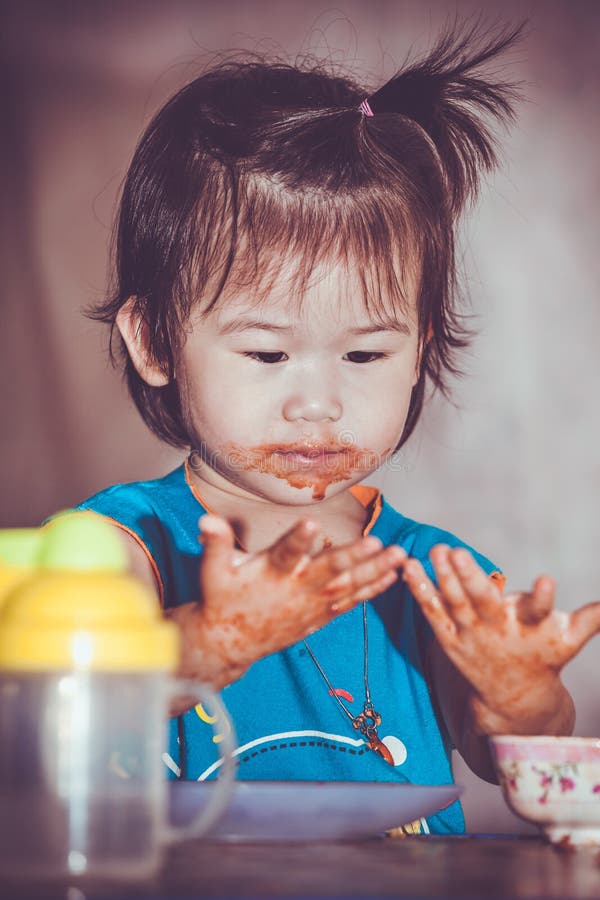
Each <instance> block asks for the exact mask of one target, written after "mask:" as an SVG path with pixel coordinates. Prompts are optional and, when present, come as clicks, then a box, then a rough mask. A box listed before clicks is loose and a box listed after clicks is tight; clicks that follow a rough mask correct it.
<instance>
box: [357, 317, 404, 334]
mask: <svg viewBox="0 0 600 900" xmlns="http://www.w3.org/2000/svg"><path fill="white" fill-rule="evenodd" d="M386 331H399V332H400V333H401V334H410V328H409V325H408V322H400V321H397V320H396V319H394V320H393V321H392V320H390V321H389V322H386V323H385V324H381V325H376V324H373V325H364V326H362V327H360V328H351V329H350V330H349V332H348V334H353V335H361V334H379V333H380V332H386Z"/></svg>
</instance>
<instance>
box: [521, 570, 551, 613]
mask: <svg viewBox="0 0 600 900" xmlns="http://www.w3.org/2000/svg"><path fill="white" fill-rule="evenodd" d="M554 593H555V585H554V582H553V581H552V579H551V578H547V577H546V576H542V577H540V578H537V579H536V581H535V583H534V585H533V590H532V591H531V593H529V594H523V595H522V596H521V597H520V598H519V600H518V602H517V619H518V620H519V622H521V624H522V625H538V624H539V623H540V622H541V621H543V619H545V618H547V616H549V615H550V613H551V612H552V610H553V608H554Z"/></svg>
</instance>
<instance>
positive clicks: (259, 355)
mask: <svg viewBox="0 0 600 900" xmlns="http://www.w3.org/2000/svg"><path fill="white" fill-rule="evenodd" d="M244 356H247V357H248V358H249V359H255V360H256V361H257V362H261V363H278V362H283V361H284V359H287V354H286V353H284V352H283V350H276V351H274V352H272V353H269V352H267V351H266V350H248V351H247V352H246V353H244Z"/></svg>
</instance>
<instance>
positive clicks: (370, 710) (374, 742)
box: [304, 602, 394, 766]
mask: <svg viewBox="0 0 600 900" xmlns="http://www.w3.org/2000/svg"><path fill="white" fill-rule="evenodd" d="M362 610H363V615H362V619H363V641H364V648H365V649H364V680H365V702H364V703H363V708H362V712H359V714H358V715H357V716H353V715H352V713H351V712H350V710H349V709H348V707H347V706H346V704H345V703H343V702H342V699H341V697H339V696H338V695H337V694H336V692H335V689H334V687H333V685H332V683H331V681H330V680H329V678H328V677H327V675H326V674H325V672H324V670H323V667H322V666H321V664H320V662H319V660H318V659H317V657H316V656H315V654H314V653H313V651H312V649H311V648H310V646H309V645H308V642H307V641H306V640H305V641H304V646H305V647H306V649H307V651H308V655H309V656H310V658H311V659H312V661H313V663H314V664H315V666H316V667H317V670H318V671H319V673H320V675H321V678H322V679H323V681H324V682H325V684H326V685H327V687H328V688H329V693H330V694H331V696H332V697H333V699H334V700H335V701H336V703H337V704H338V706H339V708H340V709H341V710H342V712H343V713H344V715H345V716H346V717H347V718H348V719H350V721H351V722H352V727H353V728H355V729H356V730H357V731H360V733H361V734H362V735H363V736H364V737H365V738H366V740H367V744H368V745H369V747H370V749H371V750H374V751H375V753H378V754H379V756H381V757H383V759H385V761H386V762H387V763H390V765H392V766H393V765H394V759H393V757H392V754H391V753H390V751H389V750H388V748H387V747H386V746H385V744H384V743H383V741H382V740H381V738H380V737H379V735H378V734H377V729H378V728H379V726H380V725H381V715H380V714H379V713H378V712H377V710H376V709H375V707H374V705H373V701H372V700H371V691H370V689H369V632H368V628H367V604H366V603H364V602H363V605H362Z"/></svg>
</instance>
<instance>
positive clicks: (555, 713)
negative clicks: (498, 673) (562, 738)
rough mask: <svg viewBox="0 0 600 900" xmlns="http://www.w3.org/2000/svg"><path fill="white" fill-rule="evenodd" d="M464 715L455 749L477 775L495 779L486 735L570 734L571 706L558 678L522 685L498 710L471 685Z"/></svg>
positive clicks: (573, 710) (571, 721)
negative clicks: (527, 686) (540, 683)
mask: <svg viewBox="0 0 600 900" xmlns="http://www.w3.org/2000/svg"><path fill="white" fill-rule="evenodd" d="M464 710H465V714H464V717H463V722H462V729H461V732H462V733H461V735H460V738H459V745H458V750H459V751H460V753H461V756H462V757H463V758H464V760H465V762H466V763H467V765H468V766H469V767H470V768H471V769H472V770H473V771H474V772H475V773H476V774H477V775H479V777H480V778H483V779H484V780H486V781H490V782H496V781H497V777H496V774H495V769H494V764H493V760H492V757H491V751H490V747H489V740H488V738H489V737H490V736H491V735H494V734H547V735H560V734H571V732H572V731H573V726H574V724H575V708H574V705H573V700H572V698H571V695H570V694H569V692H568V691H567V689H566V688H565V687H564V685H563V684H562V682H561V681H560V678H559V677H558V676H556V678H555V679H554V680H553V681H551V682H549V683H548V684H545V685H544V686H543V687H542V686H540V687H539V688H538V689H537V690H536V689H535V688H524V689H523V693H522V696H520V697H518V698H515V699H514V700H513V701H512V702H510V703H507V704H506V705H505V706H504V707H503V709H502V710H501V711H498V710H496V709H492V708H491V707H490V706H489V705H488V704H486V703H485V702H484V701H483V700H482V699H481V698H480V697H479V696H478V694H477V693H476V691H474V690H473V689H472V688H468V689H467V693H466V697H465V706H464Z"/></svg>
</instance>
